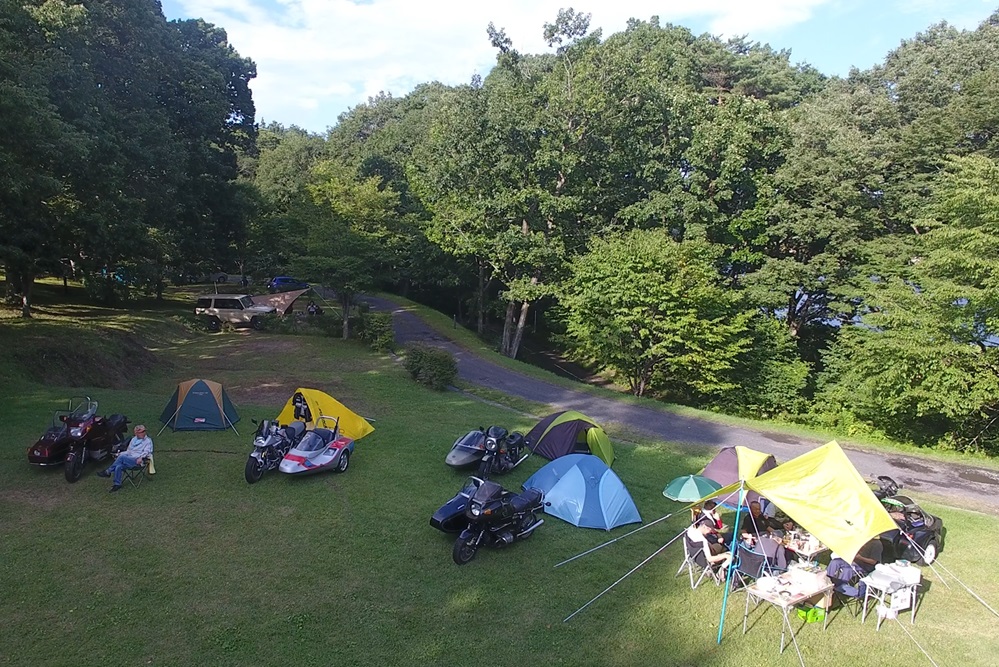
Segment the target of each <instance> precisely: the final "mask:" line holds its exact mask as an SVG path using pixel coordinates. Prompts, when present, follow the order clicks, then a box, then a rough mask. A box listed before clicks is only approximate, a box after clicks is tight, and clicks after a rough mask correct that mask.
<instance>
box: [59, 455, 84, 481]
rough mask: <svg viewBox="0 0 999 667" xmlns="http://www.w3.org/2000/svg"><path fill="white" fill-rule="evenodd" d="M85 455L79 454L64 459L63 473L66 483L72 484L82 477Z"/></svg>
mask: <svg viewBox="0 0 999 667" xmlns="http://www.w3.org/2000/svg"><path fill="white" fill-rule="evenodd" d="M84 456H85V455H84V454H82V453H80V454H70V455H69V456H68V457H66V465H65V468H64V472H65V474H66V481H67V482H69V483H70V484H72V483H73V482H76V481H78V480H79V479H80V477H81V476H82V475H83V464H84V461H83V457H84Z"/></svg>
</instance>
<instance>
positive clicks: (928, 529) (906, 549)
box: [874, 475, 944, 565]
mask: <svg viewBox="0 0 999 667" xmlns="http://www.w3.org/2000/svg"><path fill="white" fill-rule="evenodd" d="M875 483H876V484H877V485H878V488H877V489H876V490H875V491H874V495H875V496H876V497H877V498H878V500H880V501H881V504H882V505H883V506H884V508H885V509H886V510H888V514H889V515H890V516H891V518H892V519H894V520H895V523H896V524H897V525H898V530H890V531H888V532H886V533H883V534H882V535H881V543H882V545H883V547H884V551H883V560H884V561H885V562H891V561H894V560H899V559H904V560H908V561H910V562H913V563H919V564H920V565H930V564H932V563H933V561H935V560H936V558H937V555H938V554H939V553H940V551H941V550H942V549H943V541H944V539H943V538H944V526H943V519H941V518H940V517H938V516H934V515H933V514H930V513H929V512H927V511H925V510H924V509H923V508H921V507H920V506H919V505H918V504H917V503H916V502H915V501H913V500H912V498H910V497H909V496H903V495H900V494H899V490H900V489H901V488H902V485H901V484H899V483H898V482H896V481H895V480H894V479H892V478H891V477H888V476H886V475H882V476H880V477H878V478H877V480H876V482H875Z"/></svg>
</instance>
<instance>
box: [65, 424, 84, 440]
mask: <svg viewBox="0 0 999 667" xmlns="http://www.w3.org/2000/svg"><path fill="white" fill-rule="evenodd" d="M86 431H87V429H85V428H83V427H82V426H74V427H73V428H71V429H69V434H70V435H71V436H73V437H74V438H79V437H80V436H81V435H83V434H84V433H86Z"/></svg>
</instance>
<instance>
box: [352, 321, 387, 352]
mask: <svg viewBox="0 0 999 667" xmlns="http://www.w3.org/2000/svg"><path fill="white" fill-rule="evenodd" d="M357 336H358V338H360V339H361V340H363V341H364V342H365V343H367V344H368V347H370V348H371V349H372V350H374V351H375V352H391V351H392V350H394V349H395V332H394V331H393V329H392V313H371V312H367V311H365V312H362V313H361V314H360V317H359V318H358V326H357Z"/></svg>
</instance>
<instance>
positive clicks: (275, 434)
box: [244, 419, 305, 484]
mask: <svg viewBox="0 0 999 667" xmlns="http://www.w3.org/2000/svg"><path fill="white" fill-rule="evenodd" d="M253 423H254V424H256V423H257V420H256V419H254V420H253ZM304 434H305V423H304V422H300V421H293V422H292V423H290V424H288V425H287V426H280V425H279V424H278V423H277V422H276V421H272V420H269V419H265V420H263V421H262V422H260V424H259V426H258V427H257V433H256V435H255V436H254V438H253V451H252V452H250V456H249V457H247V459H246V470H245V471H244V476H245V477H246V481H247V482H248V483H249V484H253V483H254V482H256V481H258V480H259V479H260V478H261V477H262V476H263V474H264V472H266V471H268V470H274V469H275V468H277V467H278V466H279V465H280V464H281V460H282V459H284V457H285V455H286V454H287V453H288V452H289V451H291V449H292V447H294V446H295V444H297V443H298V442H299V441H300V440H301V439H302V436H303V435H304Z"/></svg>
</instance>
